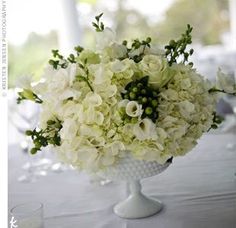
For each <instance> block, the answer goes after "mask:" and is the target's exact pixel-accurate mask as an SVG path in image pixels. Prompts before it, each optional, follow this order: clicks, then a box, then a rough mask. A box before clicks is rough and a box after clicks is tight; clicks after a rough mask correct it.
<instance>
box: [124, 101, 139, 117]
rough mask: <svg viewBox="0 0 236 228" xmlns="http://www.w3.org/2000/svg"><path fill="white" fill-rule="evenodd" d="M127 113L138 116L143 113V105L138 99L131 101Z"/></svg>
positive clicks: (127, 106) (126, 109)
mask: <svg viewBox="0 0 236 228" xmlns="http://www.w3.org/2000/svg"><path fill="white" fill-rule="evenodd" d="M125 111H126V114H127V115H128V116H131V117H138V116H141V114H142V106H141V105H140V104H138V102H136V101H129V102H128V103H127V105H126V108H125Z"/></svg>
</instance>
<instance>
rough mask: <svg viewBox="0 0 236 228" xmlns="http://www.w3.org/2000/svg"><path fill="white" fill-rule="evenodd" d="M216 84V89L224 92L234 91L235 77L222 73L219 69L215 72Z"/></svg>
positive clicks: (235, 85)
mask: <svg viewBox="0 0 236 228" xmlns="http://www.w3.org/2000/svg"><path fill="white" fill-rule="evenodd" d="M216 85H217V88H218V89H220V90H224V91H225V92H226V93H235V92H236V84H235V77H234V76H233V75H231V76H230V75H227V74H224V73H223V72H222V71H221V69H219V70H218V72H217V79H216Z"/></svg>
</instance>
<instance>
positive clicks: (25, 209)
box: [10, 202, 44, 228]
mask: <svg viewBox="0 0 236 228" xmlns="http://www.w3.org/2000/svg"><path fill="white" fill-rule="evenodd" d="M10 215H11V218H10V227H11V228H12V227H13V228H14V227H17V228H44V220H43V204H41V203H36V202H31V203H25V204H20V205H17V206H15V207H13V208H12V209H11V210H10Z"/></svg>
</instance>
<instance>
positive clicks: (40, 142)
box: [25, 118, 62, 154]
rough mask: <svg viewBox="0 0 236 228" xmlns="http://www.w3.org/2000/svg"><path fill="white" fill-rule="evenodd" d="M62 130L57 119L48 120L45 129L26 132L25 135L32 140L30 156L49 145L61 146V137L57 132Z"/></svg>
mask: <svg viewBox="0 0 236 228" xmlns="http://www.w3.org/2000/svg"><path fill="white" fill-rule="evenodd" d="M61 128H62V124H61V121H60V120H58V119H57V118H56V119H55V120H48V121H47V127H46V129H44V130H42V129H37V128H35V129H34V130H32V131H31V130H27V131H26V132H25V134H26V135H27V136H30V137H31V138H32V140H33V143H34V147H33V148H32V149H31V150H30V153H31V154H36V153H37V152H38V151H39V150H41V148H42V147H46V146H48V145H49V144H52V145H54V146H60V145H61V137H60V135H59V132H60V130H61Z"/></svg>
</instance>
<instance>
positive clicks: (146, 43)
mask: <svg viewBox="0 0 236 228" xmlns="http://www.w3.org/2000/svg"><path fill="white" fill-rule="evenodd" d="M151 41H152V39H151V37H147V38H146V40H142V41H140V40H139V39H135V40H134V41H133V43H132V44H131V47H130V48H128V47H127V45H128V42H127V40H124V41H123V42H122V44H123V45H124V46H126V47H127V56H126V58H130V59H133V60H134V62H136V63H138V62H140V61H141V60H142V59H143V56H144V52H145V49H146V47H149V48H150V47H151ZM140 47H141V48H142V51H141V53H140V54H139V55H134V56H133V57H130V56H129V53H131V52H132V51H134V50H136V49H139V48H140ZM121 60H122V58H121Z"/></svg>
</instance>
